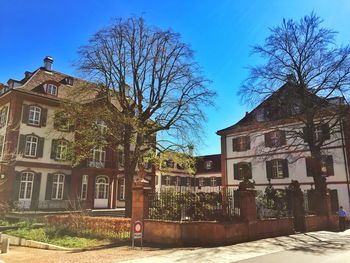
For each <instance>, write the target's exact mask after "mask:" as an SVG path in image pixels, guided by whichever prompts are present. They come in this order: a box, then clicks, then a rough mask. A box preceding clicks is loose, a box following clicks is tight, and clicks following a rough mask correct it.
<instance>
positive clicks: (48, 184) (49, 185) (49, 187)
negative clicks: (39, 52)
mask: <svg viewBox="0 0 350 263" xmlns="http://www.w3.org/2000/svg"><path fill="white" fill-rule="evenodd" d="M52 182H53V174H50V173H48V174H47V181H46V194H45V200H51V195H52Z"/></svg>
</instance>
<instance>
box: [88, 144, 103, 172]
mask: <svg viewBox="0 0 350 263" xmlns="http://www.w3.org/2000/svg"><path fill="white" fill-rule="evenodd" d="M91 154H92V157H91V162H90V167H97V168H104V167H105V163H106V151H105V150H104V149H103V147H98V148H96V147H95V148H94V149H92V152H91Z"/></svg>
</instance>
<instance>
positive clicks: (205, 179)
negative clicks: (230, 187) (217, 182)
mask: <svg viewBox="0 0 350 263" xmlns="http://www.w3.org/2000/svg"><path fill="white" fill-rule="evenodd" d="M204 186H210V178H208V177H207V178H204Z"/></svg>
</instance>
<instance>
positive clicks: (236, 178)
mask: <svg viewBox="0 0 350 263" xmlns="http://www.w3.org/2000/svg"><path fill="white" fill-rule="evenodd" d="M233 179H235V180H239V177H238V163H234V164H233Z"/></svg>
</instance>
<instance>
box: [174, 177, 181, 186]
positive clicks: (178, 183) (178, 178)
mask: <svg viewBox="0 0 350 263" xmlns="http://www.w3.org/2000/svg"><path fill="white" fill-rule="evenodd" d="M175 185H176V186H180V185H181V177H180V176H176V179H175Z"/></svg>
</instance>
